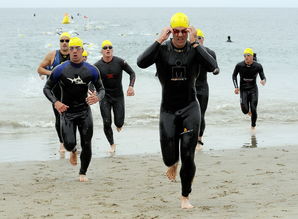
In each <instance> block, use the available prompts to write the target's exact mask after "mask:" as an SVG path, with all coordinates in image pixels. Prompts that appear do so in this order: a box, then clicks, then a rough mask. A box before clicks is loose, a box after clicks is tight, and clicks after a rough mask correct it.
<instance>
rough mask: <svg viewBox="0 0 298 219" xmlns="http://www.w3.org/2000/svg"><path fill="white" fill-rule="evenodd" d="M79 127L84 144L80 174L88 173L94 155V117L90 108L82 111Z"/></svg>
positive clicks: (82, 143) (82, 144)
mask: <svg viewBox="0 0 298 219" xmlns="http://www.w3.org/2000/svg"><path fill="white" fill-rule="evenodd" d="M78 129H79V133H80V137H81V146H82V152H81V155H80V160H81V169H80V174H83V175H86V172H87V169H88V166H89V164H90V161H91V156H92V148H91V139H92V136H93V119H92V113H91V109H90V108H88V109H87V110H86V111H83V112H81V116H80V118H78Z"/></svg>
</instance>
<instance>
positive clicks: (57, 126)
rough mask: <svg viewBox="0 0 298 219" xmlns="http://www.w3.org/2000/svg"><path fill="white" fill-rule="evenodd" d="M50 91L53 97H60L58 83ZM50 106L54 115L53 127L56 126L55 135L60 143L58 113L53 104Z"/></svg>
mask: <svg viewBox="0 0 298 219" xmlns="http://www.w3.org/2000/svg"><path fill="white" fill-rule="evenodd" d="M52 92H53V93H54V95H55V97H57V98H58V99H59V100H60V99H61V90H60V87H59V85H56V86H55V87H54V88H53V89H52ZM52 107H53V111H54V115H55V128H56V132H57V135H58V137H59V141H60V143H62V142H63V140H62V136H61V129H60V113H59V112H58V111H57V110H56V109H55V107H54V105H52Z"/></svg>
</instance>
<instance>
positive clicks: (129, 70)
mask: <svg viewBox="0 0 298 219" xmlns="http://www.w3.org/2000/svg"><path fill="white" fill-rule="evenodd" d="M122 69H123V70H124V71H125V72H126V73H127V74H129V76H130V78H129V80H130V81H129V86H132V87H133V86H134V84H135V80H136V74H135V72H134V70H133V69H132V68H131V67H130V65H129V64H128V63H127V62H126V61H125V60H123V66H122Z"/></svg>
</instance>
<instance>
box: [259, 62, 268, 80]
mask: <svg viewBox="0 0 298 219" xmlns="http://www.w3.org/2000/svg"><path fill="white" fill-rule="evenodd" d="M259 75H260V78H261V80H266V77H265V74H264V71H263V67H262V65H260V71H259Z"/></svg>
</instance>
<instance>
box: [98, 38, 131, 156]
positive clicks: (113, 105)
mask: <svg viewBox="0 0 298 219" xmlns="http://www.w3.org/2000/svg"><path fill="white" fill-rule="evenodd" d="M101 48H102V50H101V53H102V58H101V59H100V60H99V61H97V62H96V63H95V64H94V65H95V66H96V67H97V68H98V70H99V71H100V74H101V78H102V83H103V85H104V87H105V91H106V94H105V98H104V99H103V100H102V101H101V103H100V112H101V116H102V119H103V126H104V133H105V135H106V138H107V140H108V141H109V143H110V146H111V149H110V152H111V153H113V152H115V151H116V144H115V143H114V138H113V130H112V127H111V125H112V115H111V110H112V109H113V113H114V123H115V126H116V127H117V131H118V132H119V131H121V128H122V126H123V124H124V117H125V107H124V94H123V88H122V71H123V70H124V71H125V72H126V73H128V74H129V76H130V82H129V86H128V89H127V96H134V95H135V93H134V88H133V86H134V83H135V79H136V75H135V72H134V71H133V70H132V68H131V67H130V66H129V65H128V63H127V62H126V61H125V60H123V59H121V58H119V57H117V56H113V45H112V43H111V41H109V40H105V41H103V42H102V44H101Z"/></svg>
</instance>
